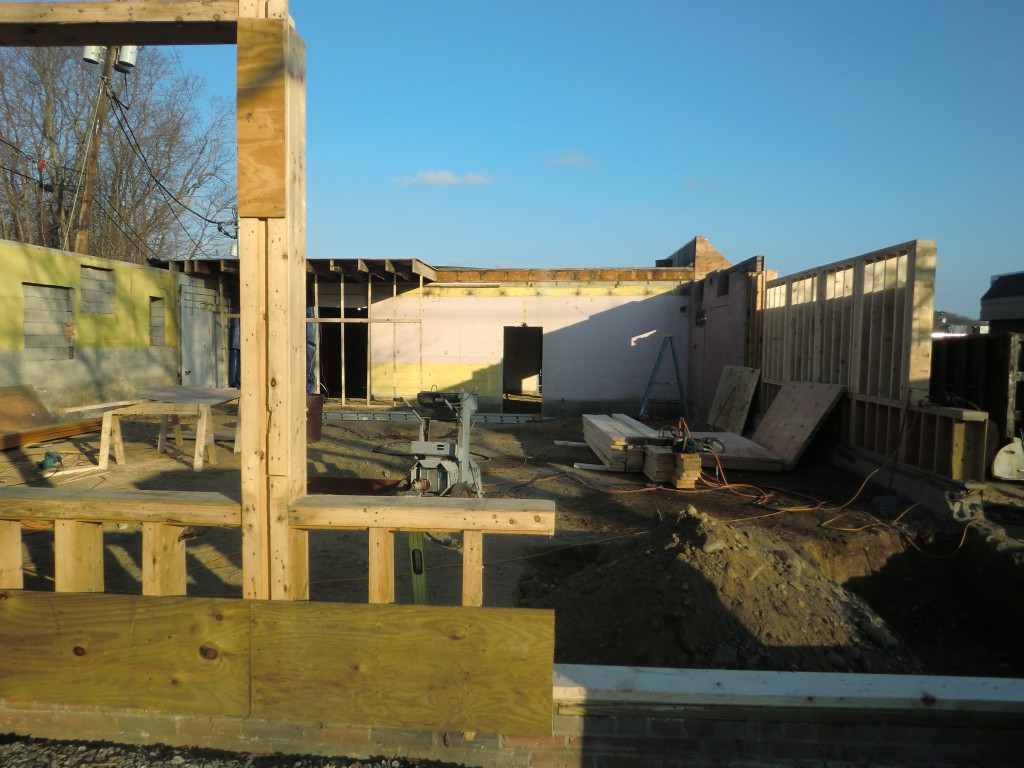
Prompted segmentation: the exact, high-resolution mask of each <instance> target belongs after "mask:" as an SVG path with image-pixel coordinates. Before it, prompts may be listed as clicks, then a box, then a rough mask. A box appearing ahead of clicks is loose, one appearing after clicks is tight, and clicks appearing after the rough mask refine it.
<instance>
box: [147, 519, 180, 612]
mask: <svg viewBox="0 0 1024 768" xmlns="http://www.w3.org/2000/svg"><path fill="white" fill-rule="evenodd" d="M183 530H184V528H183V527H182V526H180V525H166V524H164V523H143V524H142V594H144V595H184V594H185V592H186V575H185V539H184V537H183V536H182V531H183Z"/></svg>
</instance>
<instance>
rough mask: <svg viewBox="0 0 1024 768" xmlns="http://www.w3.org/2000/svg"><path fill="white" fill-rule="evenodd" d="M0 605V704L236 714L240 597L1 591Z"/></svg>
mask: <svg viewBox="0 0 1024 768" xmlns="http://www.w3.org/2000/svg"><path fill="white" fill-rule="evenodd" d="M2 597H3V599H0V648H2V649H3V653H0V698H5V699H20V700H24V701H49V702H54V703H61V704H83V705H91V706H100V707H130V708H138V709H156V710H161V711H176V712H194V713H196V714H209V715H232V716H243V715H245V714H247V712H248V708H249V644H248V628H249V624H248V616H249V607H248V605H247V604H246V603H244V602H243V601H241V600H230V599H211V598H198V597H161V598H155V597H139V596H137V595H98V594H55V593H45V592H18V591H11V592H5V593H3V594H2Z"/></svg>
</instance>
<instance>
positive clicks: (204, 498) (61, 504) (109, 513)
mask: <svg viewBox="0 0 1024 768" xmlns="http://www.w3.org/2000/svg"><path fill="white" fill-rule="evenodd" d="M241 509H242V506H241V502H239V501H237V500H236V499H232V498H230V497H228V496H225V495H224V494H221V493H213V492H210V491H137V490H90V491H82V490H79V489H73V490H72V489H68V488H23V487H20V486H19V487H15V488H0V520H78V521H82V522H93V523H121V522H126V523H127V522H131V523H168V524H180V525H202V526H219V527H229V528H230V527H237V526H241V524H242V512H241Z"/></svg>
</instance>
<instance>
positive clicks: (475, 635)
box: [252, 601, 554, 736]
mask: <svg viewBox="0 0 1024 768" xmlns="http://www.w3.org/2000/svg"><path fill="white" fill-rule="evenodd" d="M553 658H554V613H553V612H550V611H538V610H519V609H498V608H434V607H426V606H409V605H372V606H366V605H340V604H332V603H289V602H283V601H272V602H254V603H253V686H252V693H253V699H252V715H253V717H260V718H268V719H273V720H277V719H282V720H296V719H297V720H301V721H310V720H313V721H316V720H320V721H325V722H327V721H329V722H344V723H349V724H353V725H378V726H390V727H406V728H425V729H429V730H462V731H479V732H484V733H519V734H524V735H526V734H538V735H540V734H544V735H548V736H550V734H551V707H552V697H551V675H552V662H553Z"/></svg>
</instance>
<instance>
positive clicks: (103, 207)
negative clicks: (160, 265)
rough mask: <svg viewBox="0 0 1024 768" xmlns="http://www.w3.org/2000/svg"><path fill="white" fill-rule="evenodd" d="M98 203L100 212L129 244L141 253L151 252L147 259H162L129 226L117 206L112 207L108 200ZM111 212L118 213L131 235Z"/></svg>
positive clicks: (100, 200) (99, 200)
mask: <svg viewBox="0 0 1024 768" xmlns="http://www.w3.org/2000/svg"><path fill="white" fill-rule="evenodd" d="M96 201H97V202H98V203H99V204H100V212H101V213H102V214H103V215H104V216H106V217H107V219H108V220H109V221H110V223H111V224H113V225H114V226H115V227H116V228H117V230H118V231H119V232H120V233H121V234H122V235H124V236H125V238H126V239H127V240H128V241H129V242H131V243H132V244H133V245H134V246H135V247H137V248H139V250H140V251H149V257H147V258H153V259H157V260H159V258H160V257H159V255H157V252H156V251H154V250H153V248H152V247H151V246H150V245H149V243H147V242H146V240H145V238H143V237H142V236H141V235H140V234H139V233H138V232H136V231H135V230H134V229H132V226H131V224H129V223H128V221H127V220H125V218H124V216H123V215H122V214H121V212H120V211H118V210H117V208H116V207H115V206H113V205H111V204H110V203H109V202H108V201H106V200H102V199H100V198H99V197H97V198H96ZM111 211H112V212H113V213H116V214H117V216H118V218H120V219H121V220H122V221H123V222H124V224H125V227H127V228H128V230H129V231H130V232H131V234H128V232H125V230H124V227H122V226H121V225H120V224H118V223H117V220H116V219H114V217H113V216H111V215H110V212H111ZM133 235H134V237H133Z"/></svg>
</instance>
